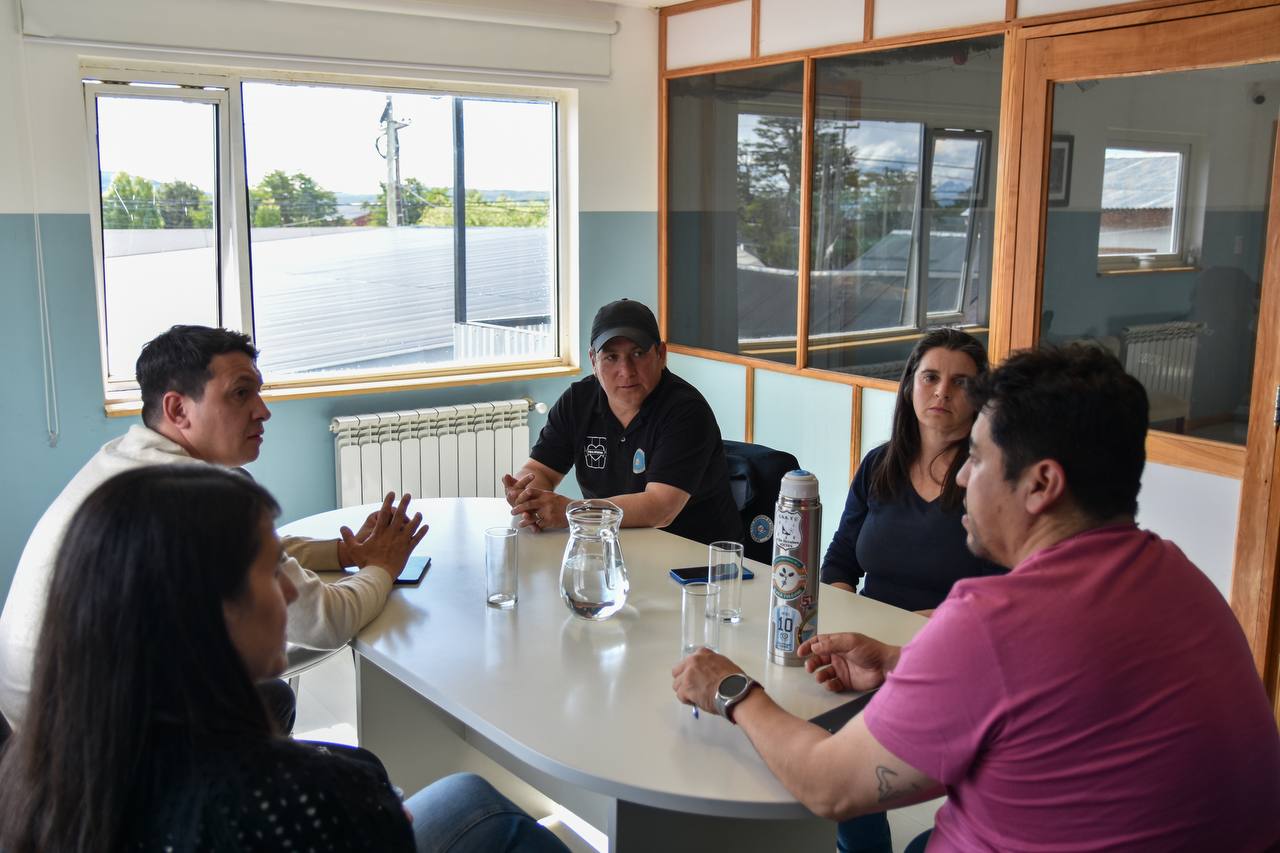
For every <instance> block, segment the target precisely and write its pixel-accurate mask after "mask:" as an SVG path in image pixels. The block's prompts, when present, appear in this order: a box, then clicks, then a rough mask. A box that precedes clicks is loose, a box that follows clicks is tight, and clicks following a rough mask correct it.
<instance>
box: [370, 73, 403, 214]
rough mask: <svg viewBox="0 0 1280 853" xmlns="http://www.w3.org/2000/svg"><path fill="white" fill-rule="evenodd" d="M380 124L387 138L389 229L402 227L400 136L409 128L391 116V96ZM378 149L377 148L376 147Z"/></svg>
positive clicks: (388, 96)
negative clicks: (404, 129) (402, 130)
mask: <svg viewBox="0 0 1280 853" xmlns="http://www.w3.org/2000/svg"><path fill="white" fill-rule="evenodd" d="M380 123H381V124H382V125H383V127H384V130H383V134H384V135H385V136H386V137H387V153H385V154H382V152H381V151H379V152H378V153H379V154H382V156H383V158H384V159H385V160H386V161H387V227H388V228H396V227H399V225H400V136H399V132H400V129H401V128H404V127H408V126H409V123H408V122H406V121H396V120H395V118H393V117H392V115H391V96H390V95H387V106H386V108H385V109H383V111H382V118H381V119H380ZM375 147H376V146H375Z"/></svg>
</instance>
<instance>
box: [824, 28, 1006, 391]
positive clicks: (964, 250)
mask: <svg viewBox="0 0 1280 853" xmlns="http://www.w3.org/2000/svg"><path fill="white" fill-rule="evenodd" d="M1003 55H1004V40H1003V38H1002V37H999V36H996V37H986V38H979V39H969V40H966V41H958V42H946V43H940V44H931V45H922V46H918V47H908V48H901V49H897V50H889V51H879V52H875V53H860V54H854V55H851V56H840V57H832V58H827V59H819V60H817V61H816V62H815V111H814V112H815V124H814V157H813V163H814V176H813V185H812V186H813V200H812V201H813V227H812V230H811V234H810V241H811V243H810V247H811V253H810V258H811V270H810V275H809V366H811V367H821V368H827V369H831V370H838V371H842V372H847V373H856V374H859V375H863V376H871V377H878V378H885V379H897V378H898V376H899V374H900V373H901V370H902V366H903V363H904V361H905V359H906V356H907V354H908V353H909V352H910V350H911V347H912V346H914V344H915V341H916V340H917V339H918V338H919V336H920V334H922V333H923V331H924V330H925V329H927V328H929V327H931V326H940V325H951V326H964V327H967V328H970V330H971V331H972V332H973V333H974V334H975V335H977V336H979V337H984V336H985V333H986V325H987V320H988V305H989V294H990V290H991V257H992V254H991V253H992V242H993V241H992V238H993V226H994V209H995V205H994V199H993V193H992V192H991V191H990V190H991V187H992V186H993V185H994V175H995V170H996V156H995V146H994V145H993V140H994V139H995V138H997V136H998V133H999V118H1000V81H1001V72H1002V68H1003V62H1004V59H1003Z"/></svg>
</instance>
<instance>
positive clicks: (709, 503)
mask: <svg viewBox="0 0 1280 853" xmlns="http://www.w3.org/2000/svg"><path fill="white" fill-rule="evenodd" d="M529 455H530V456H531V457H532V458H533V459H534V460H536V461H538V462H541V463H542V464H543V465H546V466H547V467H548V468H551V469H553V470H555V471H559V472H560V473H561V474H567V473H568V471H569V469H570V468H573V469H574V473H575V474H576V475H577V478H578V486H579V487H580V488H581V489H582V494H583V495H585V496H586V497H588V498H607V497H611V496H613V495H628V494H634V493H636V492H643V491H644V489H645V486H647V485H648V484H649V483H651V482H652V483H665V484H666V485H668V486H674V487H675V488H677V489H680V490H681V491H684V492H688V493H689V502H688V503H686V504H685V505H684V509H682V510H681V511H680V514H679V515H677V516H676V518H675V521H673V522H671V524H670V525H668V526H667V528H666V529H667V531H668V532H670V533H674V534H676V535H677V536H683V537H685V538H686V539H694V540H696V541H698V542H708V543H710V542H714V541H716V540H720V539H731V540H733V541H741V538H740V536H739V531H740V529H741V519H740V518H739V516H738V508H737V506H736V505H735V504H734V502H733V495H732V494H731V493H730V492H729V470H728V467H727V465H726V463H725V457H724V443H723V442H722V441H721V440H720V427H719V425H717V424H716V416H715V414H714V413H712V411H711V407H710V406H709V405H707V401H706V400H705V399H703V397H702V395H701V394H700V393H698V389H696V388H694V387H693V386H692V385H690V384H689V383H688V382H685V381H684V380H683V379H681V378H680V377H679V376H676V375H675V374H674V373H672V372H671V371H669V370H667V369H666V368H663V370H662V378H661V379H660V380H659V381H658V387H656V388H654V389H653V392H652V393H650V394H649V396H648V397H646V398H645V401H644V402H643V403H642V404H641V405H640V412H639V413H638V414H637V415H636V416H635V417H634V418H632V420H631V423H630V424H628V425H627V428H626V429H623V428H622V424H621V423H619V422H618V419H617V418H616V417H614V414H613V412H612V411H611V410H610V409H609V400H608V398H607V397H606V396H605V393H604V389H603V388H601V387H600V383H599V381H597V380H596V377H595V376H588V377H587V378H585V379H580V380H578V381H577V382H575V383H573V384H572V385H570V386H569V388H568V390H566V391H565V392H564V393H563V394H561V395H560V399H559V400H557V401H556V404H555V405H554V406H552V407H551V412H550V413H549V414H548V415H547V425H546V426H545V427H543V428H542V433H541V434H540V435H539V436H538V441H537V443H536V444H535V445H534V447H533V450H531V451H530V452H529Z"/></svg>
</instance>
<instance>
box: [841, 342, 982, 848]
mask: <svg viewBox="0 0 1280 853" xmlns="http://www.w3.org/2000/svg"><path fill="white" fill-rule="evenodd" d="M986 372H987V351H986V349H984V348H983V346H982V343H981V342H980V341H978V340H977V339H976V338H974V337H973V336H972V335H969V334H966V333H965V332H962V331H960V330H958V329H936V330H934V331H931V332H929V333H928V334H926V335H925V336H924V337H923V338H921V339H920V341H919V343H917V344H916V346H915V348H914V349H913V350H912V351H911V355H910V356H909V357H908V358H907V363H906V366H905V367H904V368H903V370H902V381H901V382H900V384H899V386H898V399H897V403H896V404H895V406H894V410H893V431H892V433H891V434H890V438H889V441H888V443H887V444H882V445H880V446H879V447H877V448H875V449H874V450H872V451H871V452H870V453H868V454H867V455H866V458H864V459H863V460H862V464H861V465H859V466H858V471H857V473H856V474H855V475H854V478H853V484H852V485H851V486H850V487H849V497H848V499H847V500H846V502H845V507H844V514H843V515H842V516H841V517H840V526H839V528H838V529H837V530H836V535H835V537H834V538H833V539H832V541H831V545H830V547H829V548H828V549H827V555H826V557H825V558H824V559H823V561H822V580H824V581H825V582H827V583H829V584H832V585H833V586H838V587H841V588H843V589H846V590H849V591H850V592H852V591H854V590H855V589H856V588H857V585H858V581H859V579H861V578H864V577H865V581H864V582H863V586H862V594H863V595H865V596H867V597H869V598H874V599H876V600H877V601H884V602H886V603H888V604H892V605H894V606H895V607H901V608H903V609H905V610H916V611H921V612H925V613H929V612H932V610H933V609H934V608H935V607H937V606H938V605H939V604H941V603H942V600H943V599H944V598H946V597H947V593H948V592H950V591H951V585H952V584H953V583H955V582H956V581H958V580H960V579H961V578H967V577H974V576H977V575H987V574H994V573H998V572H1002V571H1004V569H1001V568H1000V567H998V566H996V565H994V564H992V563H989V562H987V561H986V560H982V559H979V558H978V557H975V556H974V555H973V554H971V553H970V552H969V549H968V548H967V547H966V545H965V531H964V528H963V527H962V526H961V524H960V518H961V516H962V515H964V489H962V488H960V486H959V485H958V484H957V483H956V474H958V473H959V471H960V468H961V466H963V465H964V462H965V460H966V459H968V458H969V430H970V428H971V427H972V426H973V422H974V419H975V418H977V412H975V411H974V409H973V406H972V405H971V404H970V403H969V399H968V396H967V394H966V388H967V386H968V384H969V382H971V381H972V380H973V379H974V378H975V377H977V376H978V375H979V374H983V373H986ZM836 849H837V850H838V851H840V853H889V851H890V850H891V849H892V839H891V837H890V833H889V821H888V819H887V818H886V817H885V815H884V813H883V812H876V813H872V814H868V815H863V816H862V817H857V818H853V819H852V820H848V821H844V822H842V823H841V824H840V826H839V828H838V829H837V832H836Z"/></svg>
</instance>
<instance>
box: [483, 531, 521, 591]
mask: <svg viewBox="0 0 1280 853" xmlns="http://www.w3.org/2000/svg"><path fill="white" fill-rule="evenodd" d="M484 580H485V602H486V603H487V604H488V605H489V606H490V607H496V608H498V609H499V610H510V609H511V608H512V607H515V606H516V597H517V594H518V592H519V587H520V551H519V548H518V546H517V544H516V531H515V530H514V529H512V528H510V527H490V528H488V529H487V530H485V532H484Z"/></svg>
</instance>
